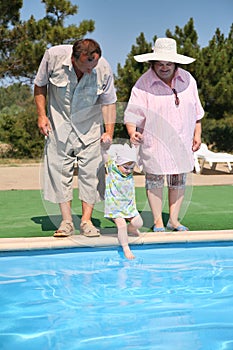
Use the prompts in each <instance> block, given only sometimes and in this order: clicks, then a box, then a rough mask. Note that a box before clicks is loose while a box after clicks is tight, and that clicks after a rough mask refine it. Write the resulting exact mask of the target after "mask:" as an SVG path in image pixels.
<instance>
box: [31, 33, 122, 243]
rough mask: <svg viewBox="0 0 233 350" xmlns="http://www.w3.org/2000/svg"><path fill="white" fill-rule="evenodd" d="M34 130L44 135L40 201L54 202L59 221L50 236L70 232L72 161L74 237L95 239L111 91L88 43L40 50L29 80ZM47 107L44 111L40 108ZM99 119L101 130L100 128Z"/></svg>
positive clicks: (105, 69)
mask: <svg viewBox="0 0 233 350" xmlns="http://www.w3.org/2000/svg"><path fill="white" fill-rule="evenodd" d="M34 96H35V103H36V107H37V112H38V127H39V130H40V132H41V133H42V134H43V135H45V136H46V138H47V141H46V145H45V154H44V198H45V200H48V201H51V202H53V203H59V206H60V211H61V215H62V222H61V224H60V227H59V228H58V230H56V231H55V233H54V236H55V237H67V236H69V235H71V234H73V233H74V225H73V221H72V211H71V202H72V199H73V187H72V180H73V171H74V162H75V161H76V159H77V162H78V187H79V199H80V200H81V203H82V218H81V223H80V233H81V234H83V235H85V236H88V237H93V236H99V235H100V232H99V230H98V229H97V228H96V227H94V225H93V224H92V221H91V218H92V212H93V208H94V204H95V203H96V202H97V201H99V200H100V199H101V198H103V196H104V163H103V160H102V156H101V143H102V145H103V146H105V147H109V145H110V144H111V142H112V137H113V132H114V124H115V118H116V108H115V103H116V93H115V89H114V81H113V74H112V71H111V68H110V66H109V64H108V62H107V61H106V60H105V59H104V58H103V57H101V48H100V46H99V44H98V43H97V42H96V41H95V40H92V39H81V40H77V41H76V42H75V43H74V45H73V46H72V45H58V46H54V47H51V48H49V49H48V50H46V52H45V54H44V56H43V59H42V61H41V64H40V66H39V70H38V72H37V75H36V78H35V87H34ZM46 106H47V107H46ZM103 120H104V127H103Z"/></svg>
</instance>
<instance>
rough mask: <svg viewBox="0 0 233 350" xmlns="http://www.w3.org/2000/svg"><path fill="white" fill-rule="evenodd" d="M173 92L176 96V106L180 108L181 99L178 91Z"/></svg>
mask: <svg viewBox="0 0 233 350" xmlns="http://www.w3.org/2000/svg"><path fill="white" fill-rule="evenodd" d="M172 91H173V93H174V95H175V105H176V106H177V107H178V106H179V104H180V99H179V97H178V95H177V91H176V89H172Z"/></svg>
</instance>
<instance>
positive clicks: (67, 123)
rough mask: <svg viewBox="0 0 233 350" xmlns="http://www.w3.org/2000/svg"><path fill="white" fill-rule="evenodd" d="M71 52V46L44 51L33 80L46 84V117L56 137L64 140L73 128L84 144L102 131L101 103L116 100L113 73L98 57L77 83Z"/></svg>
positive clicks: (93, 139)
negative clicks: (93, 66) (90, 69)
mask: <svg viewBox="0 0 233 350" xmlns="http://www.w3.org/2000/svg"><path fill="white" fill-rule="evenodd" d="M71 55H72V45H58V46H54V47H51V48H50V49H48V50H46V51H45V54H44V56H43V59H42V61H41V64H40V66H39V69H38V72H37V75H36V78H35V81H34V83H35V85H37V86H45V85H47V86H48V117H49V119H50V122H51V125H52V129H53V133H54V134H55V137H56V138H57V139H58V140H59V141H62V142H65V141H66V140H67V138H68V136H69V134H70V132H71V130H72V129H73V130H75V132H76V134H77V135H78V137H79V138H80V139H81V140H82V142H84V144H90V143H92V142H94V141H96V140H97V139H98V138H100V136H101V133H102V129H101V126H102V120H103V118H102V111H101V105H108V104H113V103H115V102H116V99H117V98H116V92H115V88H114V79H113V73H112V70H111V67H110V65H109V63H108V62H107V61H106V60H105V59H104V58H103V57H101V58H100V59H99V61H98V64H97V66H96V67H95V68H94V69H93V70H92V72H91V73H90V74H88V73H85V74H84V75H83V77H82V79H81V80H80V81H79V82H78V80H77V76H76V74H75V71H74V68H73V65H72V62H71Z"/></svg>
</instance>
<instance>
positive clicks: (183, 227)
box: [167, 223, 189, 231]
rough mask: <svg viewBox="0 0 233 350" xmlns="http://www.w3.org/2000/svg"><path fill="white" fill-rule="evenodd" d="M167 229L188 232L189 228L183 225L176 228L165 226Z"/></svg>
mask: <svg viewBox="0 0 233 350" xmlns="http://www.w3.org/2000/svg"><path fill="white" fill-rule="evenodd" d="M167 229H168V230H169V231H189V228H188V227H186V226H184V225H179V226H177V227H173V226H172V225H171V224H169V223H168V224H167Z"/></svg>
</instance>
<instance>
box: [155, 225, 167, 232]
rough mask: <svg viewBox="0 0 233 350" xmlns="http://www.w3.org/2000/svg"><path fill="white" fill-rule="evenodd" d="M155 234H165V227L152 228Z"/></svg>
mask: <svg viewBox="0 0 233 350" xmlns="http://www.w3.org/2000/svg"><path fill="white" fill-rule="evenodd" d="M152 231H153V232H165V228H164V227H156V226H155V225H154V226H153V227H152Z"/></svg>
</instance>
